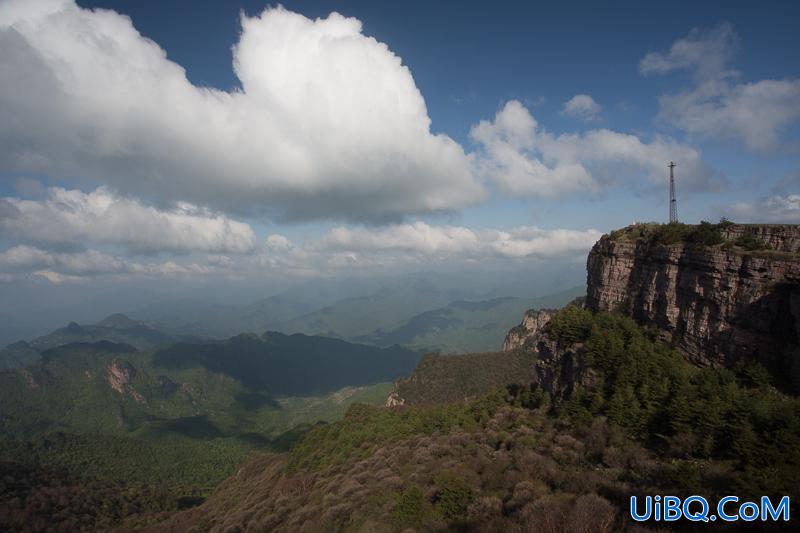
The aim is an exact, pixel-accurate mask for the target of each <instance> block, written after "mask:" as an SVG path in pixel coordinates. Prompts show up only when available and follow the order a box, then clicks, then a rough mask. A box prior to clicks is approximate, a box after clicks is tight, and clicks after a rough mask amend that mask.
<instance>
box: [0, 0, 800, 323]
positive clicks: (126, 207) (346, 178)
mask: <svg viewBox="0 0 800 533" xmlns="http://www.w3.org/2000/svg"><path fill="white" fill-rule="evenodd" d="M798 15H800V7H798V4H797V3H796V2H769V1H767V2H758V3H756V2H702V3H698V2H668V3H667V2H664V3H662V4H654V3H643V2H614V3H613V4H610V5H606V4H605V3H599V2H558V3H555V2H553V3H551V4H550V5H545V6H542V5H534V4H533V3H523V2H494V3H491V4H486V3H470V2H410V1H409V2H392V3H390V2H374V1H365V2H336V3H331V2H311V1H309V2H302V1H300V2H285V3H284V4H267V3H264V2H255V1H246V2H244V1H243V2H222V1H218V2H212V1H208V2H199V1H188V0H187V1H169V0H164V1H159V2H139V1H136V2H134V1H90V0H81V1H79V2H77V3H76V2H75V1H73V0H36V1H30V0H0V50H2V53H0V123H2V125H3V126H2V128H0V291H2V292H0V294H2V293H3V292H4V293H5V294H6V295H10V294H14V295H19V294H23V293H22V292H20V291H22V290H23V289H30V290H31V291H35V292H33V293H31V294H35V295H36V296H34V297H35V298H44V296H42V295H46V294H48V292H47V291H48V290H55V288H57V287H65V286H68V287H72V288H73V289H72V290H82V289H83V288H85V287H88V286H90V285H91V286H97V285H105V286H109V287H113V286H123V285H124V286H125V287H129V288H130V287H136V286H137V284H139V285H138V286H144V285H146V284H153V283H160V284H173V283H189V282H199V283H211V282H212V280H213V283H215V284H217V285H219V284H223V285H224V284H225V283H234V282H235V283H238V284H239V285H240V286H241V285H242V284H244V285H245V286H246V285H247V284H248V283H255V282H256V281H259V282H261V281H263V280H265V279H274V280H288V279H292V280H303V279H312V278H313V279H316V278H320V277H326V278H331V277H333V278H335V277H336V276H360V275H364V276H366V275H372V274H376V273H380V274H385V273H390V272H413V271H439V272H447V271H456V270H460V269H475V268H486V269H487V271H488V270H491V269H494V270H497V269H512V270H513V269H516V270H518V271H524V270H530V271H536V269H537V268H538V269H541V270H542V271H545V270H547V271H552V270H553V266H554V265H558V264H562V263H563V264H565V265H572V266H574V265H575V264H580V263H582V262H583V261H585V256H586V253H587V251H588V250H589V249H590V248H591V246H592V244H593V243H594V242H595V241H596V240H597V239H598V238H599V237H600V236H601V235H602V234H603V233H605V232H607V231H609V230H611V229H614V228H617V227H621V226H625V225H628V224H630V223H633V222H635V221H665V219H666V218H667V216H668V175H669V174H668V168H667V163H668V162H669V161H675V163H676V164H677V167H676V168H675V171H676V182H677V191H678V214H679V218H680V219H681V220H682V221H686V222H693V223H694V222H698V221H700V220H711V221H717V220H719V219H720V218H721V217H727V218H730V219H732V220H734V221H737V222H776V223H798V222H800V61H798V60H797V57H798V52H799V51H800V46H799V45H800V37H798V34H797V32H796V28H795V27H794V25H795V22H796V21H797V20H798ZM15 297H16V296H15ZM6 301H7V302H8V301H9V298H6ZM3 310H4V309H2V308H0V311H3ZM6 312H11V311H9V310H8V309H6Z"/></svg>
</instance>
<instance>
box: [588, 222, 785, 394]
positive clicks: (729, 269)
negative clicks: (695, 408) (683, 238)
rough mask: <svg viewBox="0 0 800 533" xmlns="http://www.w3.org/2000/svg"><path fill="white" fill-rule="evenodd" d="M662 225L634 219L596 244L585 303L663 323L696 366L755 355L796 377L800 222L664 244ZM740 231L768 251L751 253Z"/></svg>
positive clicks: (724, 230) (667, 336)
mask: <svg viewBox="0 0 800 533" xmlns="http://www.w3.org/2000/svg"><path fill="white" fill-rule="evenodd" d="M657 228H658V226H655V227H652V226H647V225H637V226H630V227H628V228H625V229H624V230H620V231H617V232H613V233H612V234H611V235H606V236H603V237H602V238H601V239H600V240H599V241H598V242H597V243H596V244H595V246H594V247H593V248H592V251H591V252H590V254H589V258H588V261H587V271H588V279H587V282H588V283H587V285H588V287H587V298H586V307H587V308H588V309H590V310H592V311H601V310H618V311H622V312H623V313H625V314H627V315H629V316H631V317H632V318H633V319H634V320H636V321H637V322H639V323H640V324H642V325H643V326H652V327H656V328H658V330H659V331H660V335H661V337H662V338H663V339H664V340H665V341H667V342H669V343H671V344H672V345H674V346H675V347H677V348H678V349H680V350H682V351H683V352H684V353H685V354H686V356H687V357H688V358H689V359H690V360H691V361H692V362H694V363H696V364H699V365H714V366H730V365H732V364H734V363H735V362H736V361H738V360H740V359H743V358H755V359H756V360H758V361H759V362H761V363H762V364H764V365H765V366H766V367H767V368H769V369H770V370H772V371H773V373H775V374H777V375H783V376H786V377H787V378H789V377H790V376H792V375H793V374H794V375H795V376H797V375H798V374H799V373H800V364H799V363H798V359H800V356H799V353H800V350H798V338H800V226H794V225H791V226H790V225H782V226H777V225H770V226H767V225H757V226H751V225H747V226H744V225H731V226H727V227H718V228H716V230H715V231H717V232H718V234H719V235H720V236H721V240H722V242H719V243H717V244H713V245H697V244H687V243H686V242H676V243H674V244H659V240H658V239H654V238H653V235H654V233H653V232H655V231H658V229H657ZM743 236H749V237H748V238H749V239H750V242H753V241H755V242H757V243H758V244H759V246H760V247H763V248H765V249H763V250H759V251H747V250H746V249H745V248H744V247H743V246H740V245H743V243H742V237H743ZM735 243H738V244H740V245H737V244H735ZM793 381H795V383H797V377H795V379H794V380H793Z"/></svg>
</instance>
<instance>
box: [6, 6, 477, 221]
mask: <svg viewBox="0 0 800 533" xmlns="http://www.w3.org/2000/svg"><path fill="white" fill-rule="evenodd" d="M241 24H242V33H241V35H240V39H239V42H238V43H237V44H236V46H235V47H234V69H235V72H236V74H237V76H238V78H239V80H240V81H241V85H242V88H241V90H235V91H231V92H224V91H218V90H213V89H207V88H201V87H197V86H194V85H192V84H191V83H190V82H189V81H188V80H187V78H186V76H185V72H184V70H183V69H182V68H181V67H180V66H179V65H177V64H175V63H173V62H172V61H170V60H168V59H167V58H166V54H165V52H164V51H163V50H162V49H161V48H159V46H158V45H157V44H156V43H154V42H153V41H151V40H149V39H147V38H145V37H143V36H142V35H140V34H139V33H138V32H137V31H136V29H135V28H134V27H133V25H132V23H131V21H130V19H129V18H128V17H125V16H122V15H119V14H117V13H115V12H113V11H108V10H102V9H96V10H89V9H82V8H80V7H78V6H76V5H75V4H74V2H73V1H70V0H42V1H40V2H30V1H27V0H9V1H6V2H4V3H2V4H0V48H2V50H3V53H2V54H0V71H3V72H5V73H8V75H4V76H2V77H0V121H2V123H3V128H2V130H0V166H2V168H3V169H4V170H5V171H7V172H18V173H20V174H35V175H36V174H38V175H41V174H45V175H49V176H51V177H60V178H66V179H76V178H78V177H80V178H82V179H86V180H91V181H92V182H95V183H96V182H102V183H106V184H108V185H111V186H112V187H113V188H114V189H116V190H119V191H121V192H122V193H125V194H135V195H140V196H148V197H152V196H155V195H157V196H159V197H160V198H164V199H166V200H167V201H173V202H177V201H187V202H191V203H193V204H195V205H204V206H209V207H212V208H214V209H219V210H223V211H227V212H238V213H252V212H254V211H256V212H261V213H266V214H268V215H271V216H274V217H278V218H288V219H313V218H330V217H333V218H340V219H361V220H364V219H370V220H387V219H392V218H395V219H397V218H400V217H402V216H404V215H406V214H409V213H427V212H436V211H442V210H450V209H457V208H460V207H463V206H465V205H468V204H470V203H473V202H475V201H478V200H479V199H480V198H481V197H482V195H483V189H482V186H481V184H480V183H479V182H478V181H477V180H476V179H475V177H474V176H473V173H472V169H471V166H470V164H469V159H468V157H467V156H466V155H465V154H464V151H463V149H462V148H461V146H459V145H458V144H457V143H456V142H454V141H453V140H452V139H450V138H449V137H447V136H446V135H442V134H438V135H434V134H432V133H431V132H430V119H429V117H428V114H427V109H426V106H425V102H424V99H423V97H422V95H421V94H420V92H419V90H418V89H417V87H416V85H415V83H414V79H413V77H412V75H411V73H410V71H409V70H408V68H407V67H406V66H404V65H403V64H402V62H401V59H400V58H399V57H397V56H396V55H394V54H393V53H392V51H391V50H389V48H388V47H387V46H386V45H385V44H384V43H381V42H379V41H377V40H375V39H373V38H371V37H368V36H366V35H364V34H363V33H362V27H361V23H360V22H359V21H358V20H357V19H354V18H345V17H343V16H341V15H338V14H336V13H332V14H331V15H330V16H329V17H327V18H324V19H316V20H309V19H307V18H305V17H303V16H302V15H299V14H295V13H292V12H289V11H287V10H285V9H283V8H282V7H277V8H269V9H266V10H265V11H264V12H263V13H262V14H261V15H259V16H255V17H246V16H242V19H241Z"/></svg>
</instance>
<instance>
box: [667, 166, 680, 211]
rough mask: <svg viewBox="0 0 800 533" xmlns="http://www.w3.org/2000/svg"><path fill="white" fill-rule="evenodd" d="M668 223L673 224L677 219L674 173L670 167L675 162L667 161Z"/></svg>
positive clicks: (672, 167)
mask: <svg viewBox="0 0 800 533" xmlns="http://www.w3.org/2000/svg"><path fill="white" fill-rule="evenodd" d="M667 166H668V167H669V223H670V224H674V223H675V222H677V221H678V199H677V198H675V175H674V173H673V172H672V169H674V168H675V163H673V162H672V161H670V162H669V165H667Z"/></svg>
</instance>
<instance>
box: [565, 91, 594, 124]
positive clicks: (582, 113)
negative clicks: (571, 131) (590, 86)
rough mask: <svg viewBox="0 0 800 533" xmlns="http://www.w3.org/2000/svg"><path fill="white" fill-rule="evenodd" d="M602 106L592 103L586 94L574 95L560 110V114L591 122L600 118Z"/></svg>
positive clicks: (592, 99)
mask: <svg viewBox="0 0 800 533" xmlns="http://www.w3.org/2000/svg"><path fill="white" fill-rule="evenodd" d="M602 109H603V108H602V106H600V104H598V103H597V102H595V101H594V98H592V97H591V96H590V95H588V94H576V95H575V96H573V97H572V98H570V99H569V100H567V101H566V102H564V106H563V107H562V108H561V114H562V115H566V116H568V117H572V118H577V119H580V120H584V121H586V122H593V121H595V120H597V119H599V118H600V111H602Z"/></svg>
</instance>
